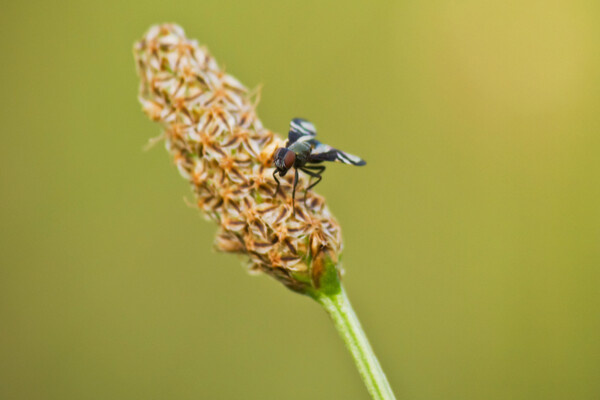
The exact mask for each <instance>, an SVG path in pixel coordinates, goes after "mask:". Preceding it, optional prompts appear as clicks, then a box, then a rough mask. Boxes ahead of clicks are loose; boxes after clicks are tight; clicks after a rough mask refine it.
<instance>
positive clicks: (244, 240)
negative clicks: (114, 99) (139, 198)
mask: <svg viewBox="0 0 600 400" xmlns="http://www.w3.org/2000/svg"><path fill="white" fill-rule="evenodd" d="M134 55H135V59H136V63H137V70H138V74H139V76H140V90H139V100H140V102H141V104H142V107H143V110H144V112H145V113H146V114H147V115H148V116H149V117H150V118H151V119H152V120H153V121H157V122H159V123H160V124H161V125H162V127H163V129H164V138H165V142H166V148H167V150H168V151H169V152H170V153H171V155H172V156H173V160H174V162H175V165H176V166H177V169H178V170H179V173H180V174H181V176H183V177H184V178H185V179H187V180H188V181H189V182H190V184H191V187H192V190H193V192H194V194H195V197H196V202H197V205H198V207H199V208H200V209H201V210H202V211H203V213H204V215H205V216H206V217H207V218H208V219H210V220H213V221H215V222H216V223H217V224H218V225H219V231H218V234H217V238H216V241H215V245H216V247H217V249H219V250H221V251H225V252H231V253H239V254H242V255H245V256H246V257H247V259H248V260H249V265H250V268H251V270H253V271H261V272H264V273H267V274H269V275H271V276H272V277H274V278H276V279H277V280H279V281H280V282H282V283H283V284H285V285H286V286H287V287H288V288H290V289H292V290H294V291H297V292H301V293H304V294H308V295H310V296H311V297H313V298H315V299H316V300H317V301H319V302H320V303H321V304H322V305H323V306H324V307H325V308H326V310H327V311H328V312H329V313H330V315H331V316H332V318H333V319H334V322H335V323H336V327H337V328H338V330H340V333H342V337H343V338H344V340H345V341H346V344H347V345H348V347H349V349H350V350H351V352H352V354H353V356H354V357H355V361H356V362H357V365H358V367H359V371H360V373H361V375H362V377H363V379H364V380H365V382H366V384H367V387H368V389H369V391H370V392H371V394H372V395H373V396H374V398H385V399H389V398H393V394H391V389H389V385H388V384H387V381H386V380H385V375H383V372H381V370H380V367H379V364H378V363H377V360H376V358H375V356H374V354H372V350H371V349H370V347H369V346H368V342H367V340H366V337H364V333H362V330H361V329H360V324H358V320H357V319H356V317H355V316H354V314H353V313H352V312H351V311H352V310H351V308H349V307H350V305H349V303H348V301H347V298H346V295H345V292H344V291H343V288H342V287H341V284H340V280H339V278H340V269H339V267H338V265H339V262H338V261H339V259H340V255H341V252H342V237H341V231H340V227H339V225H338V223H337V221H336V220H335V218H334V217H333V216H332V215H331V213H330V212H329V209H328V208H327V206H326V205H325V201H324V199H323V198H322V197H321V196H319V195H317V194H316V193H314V192H313V191H309V192H308V195H307V198H306V201H300V202H298V201H297V202H295V208H294V209H292V207H293V205H292V196H291V193H292V179H293V177H292V176H289V175H288V176H287V177H285V178H281V179H280V181H281V189H280V190H279V191H278V192H277V195H276V196H273V193H274V191H275V188H276V182H275V180H274V179H273V172H274V167H273V155H274V152H275V150H276V149H277V148H279V147H283V146H284V141H283V140H282V139H281V138H280V137H279V136H278V135H276V134H274V133H273V132H271V131H269V130H268V129H265V128H264V127H263V125H262V123H261V122H260V120H259V119H258V117H257V115H256V106H257V103H258V99H257V96H252V94H251V92H249V91H248V89H246V87H244V86H243V85H242V84H241V83H240V82H239V81H238V80H237V79H235V78H234V77H233V76H231V75H228V74H227V73H225V71H223V70H222V69H221V68H220V67H219V65H218V64H217V62H216V61H215V59H214V58H213V57H212V56H211V55H210V53H209V52H208V50H207V49H206V48H204V47H200V46H199V45H198V43H197V42H196V41H195V40H190V39H188V38H186V36H185V34H184V32H183V29H182V28H181V27H179V26H177V25H173V24H164V25H160V26H153V27H152V28H150V30H149V31H148V32H147V33H146V35H145V36H144V37H143V39H142V40H140V41H139V42H138V43H136V44H135V46H134ZM253 97H254V98H253ZM307 186H308V180H307V179H306V178H305V177H304V176H300V179H299V181H298V186H297V190H299V191H304V189H305V188H307Z"/></svg>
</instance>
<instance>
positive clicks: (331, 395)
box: [0, 0, 600, 399]
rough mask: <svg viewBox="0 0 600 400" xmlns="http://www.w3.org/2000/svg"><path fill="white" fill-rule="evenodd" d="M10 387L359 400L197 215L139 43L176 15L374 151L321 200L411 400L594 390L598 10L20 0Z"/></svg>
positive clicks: (6, 334)
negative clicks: (218, 247)
mask: <svg viewBox="0 0 600 400" xmlns="http://www.w3.org/2000/svg"><path fill="white" fill-rule="evenodd" d="M1 8H2V9H1V13H0V29H1V32H2V34H1V35H0V46H1V54H2V56H1V59H2V63H1V67H0V68H1V71H2V73H1V75H0V83H1V87H2V97H1V100H0V104H1V107H0V115H1V122H2V146H1V148H0V167H1V169H0V185H1V186H0V187H1V190H2V195H1V198H0V204H1V210H0V216H1V221H2V230H1V234H0V398H2V399H283V398H285V399H306V398H315V399H366V398H368V397H367V396H368V395H367V392H366V390H365V389H364V387H363V384H362V382H361V381H360V378H359V375H358V373H357V372H356V370H355V368H354V366H353V364H352V361H351V359H350V356H349V355H348V354H347V352H346V350H345V348H344V347H343V344H342V342H341V340H340V339H339V338H338V337H337V334H336V332H335V330H334V328H333V326H332V325H331V323H330V322H329V321H328V318H327V316H326V314H325V313H324V312H322V311H321V310H320V309H319V307H318V306H317V305H316V304H315V303H313V302H312V301H310V300H309V299H307V298H304V297H302V296H298V295H295V294H292V293H291V292H288V291H287V290H286V289H285V288H284V287H283V286H281V285H279V284H278V283H276V282H275V281H273V280H272V279H270V278H268V277H264V276H262V277H258V278H256V277H250V276H248V275H247V274H246V272H245V271H244V269H243V268H242V267H241V266H240V260H238V259H237V258H236V257H235V256H231V255H226V254H218V253H215V252H214V251H213V250H212V241H213V237H214V232H215V229H216V227H215V226H214V225H212V224H210V223H207V222H205V221H204V220H203V219H202V218H201V217H200V216H199V214H198V213H197V212H196V211H195V210H192V209H190V208H188V207H186V205H185V203H184V201H183V198H184V197H188V198H190V197H191V195H190V192H189V189H188V186H187V183H186V182H185V181H184V180H182V179H181V178H180V177H179V175H178V173H177V171H176V169H175V168H174V167H173V165H172V163H171V161H170V160H169V157H168V156H167V154H166V152H165V151H164V150H163V149H162V146H157V147H155V148H154V149H153V150H151V151H149V152H143V151H142V146H143V145H144V144H145V143H146V141H147V139H148V138H150V137H153V136H156V135H158V134H159V132H160V130H159V127H158V126H157V125H156V124H154V123H151V122H150V121H149V120H148V119H147V118H146V117H145V116H144V115H143V114H142V112H141V111H140V106H139V104H138V102H137V99H136V96H137V86H138V79H137V76H136V73H135V68H134V62H133V58H132V44H133V42H134V41H135V40H137V39H138V38H140V37H141V36H142V34H143V33H144V32H145V31H146V30H147V29H148V28H149V26H150V25H151V24H154V23H158V22H169V21H172V22H177V23H179V24H181V25H182V26H183V27H184V28H185V29H186V33H187V34H188V36H190V37H193V38H197V39H198V40H199V41H200V42H201V43H204V44H206V45H208V47H209V48H210V49H211V51H212V52H213V54H214V55H215V56H216V57H217V60H219V62H220V63H221V65H225V66H226V68H227V71H228V72H230V73H232V74H233V75H235V76H236V77H238V78H239V79H240V80H241V81H242V82H244V83H245V84H246V85H247V86H249V87H255V86H256V85H258V84H260V83H263V84H264V90H263V96H262V102H261V105H260V107H259V114H260V116H261V118H262V120H263V122H264V124H265V125H266V126H268V127H270V128H271V129H274V130H276V131H278V132H286V131H287V126H288V122H289V120H290V119H291V118H292V117H295V116H303V117H306V118H309V119H311V120H313V121H314V122H315V124H316V125H317V127H318V129H319V132H320V136H321V138H322V139H323V140H324V141H325V142H327V143H330V144H332V145H334V146H339V147H340V148H342V149H344V150H347V151H349V152H352V153H356V154H359V155H361V156H363V157H364V158H365V159H366V160H368V162H369V164H368V166H367V167H365V168H350V167H346V166H342V165H335V166H332V167H331V168H329V169H328V171H327V173H326V174H325V179H324V180H323V182H322V183H321V184H320V186H319V188H318V189H319V191H320V193H322V194H325V195H326V197H327V198H328V201H329V204H330V207H331V209H332V211H333V212H334V213H335V215H336V216H337V217H338V219H339V220H340V222H341V224H342V226H343V232H344V238H345V245H346V250H345V254H344V259H345V268H346V278H345V283H346V287H347V289H348V291H349V293H350V296H351V299H352V300H353V303H354V305H355V308H356V309H357V312H358V314H359V316H360V318H361V320H362V322H363V325H364V326H365V328H366V330H367V333H368V335H369V337H370V339H371V341H372V343H373V346H374V348H375V350H376V352H377V354H378V355H379V357H380V360H381V363H382V365H383V367H384V369H385V370H386V372H387V375H388V377H389V379H390V381H391V384H392V386H393V387H394V389H395V392H396V395H397V396H398V398H399V399H598V398H600V343H599V340H598V338H599V337H600V294H599V290H600V272H599V264H600V208H599V206H600V188H599V182H600V179H599V178H600V158H599V152H600V135H599V132H600V116H599V110H600V73H599V71H600V24H598V21H599V17H600V6H599V4H598V2H597V1H587V2H582V1H556V2H547V1H488V2H481V1H459V2H450V1H446V2H444V1H433V2H419V3H417V2H408V1H407V2H400V1H398V2H382V1H374V2H359V1H335V2H322V1H293V2H281V1H275V0H274V1H267V2H259V1H255V2H246V3H241V2H231V1H223V0H218V1H216V0H215V1H177V2H165V1H145V2H141V1H139V2H131V3H129V2H121V1H105V2H75V1H74V2H64V1H59V2H3V4H2V6H1Z"/></svg>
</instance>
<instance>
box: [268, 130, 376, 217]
mask: <svg viewBox="0 0 600 400" xmlns="http://www.w3.org/2000/svg"><path fill="white" fill-rule="evenodd" d="M316 136H317V130H316V128H315V126H314V125H313V124H312V123H311V122H309V121H307V120H305V119H302V118H294V119H293V120H292V122H290V132H289V134H288V140H287V143H286V145H285V147H280V148H278V149H277V150H276V151H275V157H274V163H275V171H273V178H274V179H275V181H276V182H277V188H276V189H275V194H277V192H278V191H279V179H277V174H279V176H284V175H285V174H286V173H287V172H288V171H289V170H290V168H294V173H295V176H294V188H293V191H292V206H293V207H294V212H295V211H296V208H295V202H296V185H297V184H298V170H300V171H302V172H304V173H305V174H307V175H308V176H310V178H309V185H308V187H307V188H306V189H305V190H304V201H305V202H306V193H307V192H308V191H309V190H310V189H311V188H313V187H315V186H316V185H317V183H319V182H321V179H323V177H322V174H323V172H324V171H325V166H323V165H318V164H320V163H322V162H323V161H339V162H343V163H344V164H351V165H358V166H360V165H365V164H366V162H365V161H364V160H363V159H361V158H360V157H357V156H354V155H352V154H348V153H345V152H343V151H341V150H338V149H334V148H333V147H331V146H329V145H326V144H324V143H321V142H319V141H318V140H317V139H316V138H315V137H316ZM312 178H317V180H316V182H314V183H312V184H311V183H310V179H312ZM305 204H306V203H305Z"/></svg>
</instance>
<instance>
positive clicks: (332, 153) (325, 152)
mask: <svg viewBox="0 0 600 400" xmlns="http://www.w3.org/2000/svg"><path fill="white" fill-rule="evenodd" d="M312 142H313V143H314V145H315V146H314V147H313V149H312V151H311V152H310V156H309V157H308V162H310V163H319V162H322V161H339V162H343V163H344V164H350V165H365V164H366V163H367V162H366V161H365V160H363V159H362V158H360V157H357V156H355V155H353V154H349V153H346V152H344V151H341V150H338V149H334V148H333V147H331V146H329V145H328V144H324V143H321V142H318V141H317V140H312Z"/></svg>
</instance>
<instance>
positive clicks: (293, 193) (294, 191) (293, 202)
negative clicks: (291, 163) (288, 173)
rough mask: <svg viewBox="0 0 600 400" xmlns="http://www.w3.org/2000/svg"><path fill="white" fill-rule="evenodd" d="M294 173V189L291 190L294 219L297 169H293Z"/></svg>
mask: <svg viewBox="0 0 600 400" xmlns="http://www.w3.org/2000/svg"><path fill="white" fill-rule="evenodd" d="M294 171H295V172H296V173H295V175H294V189H293V190H292V209H293V210H294V217H295V216H296V185H298V168H294Z"/></svg>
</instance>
